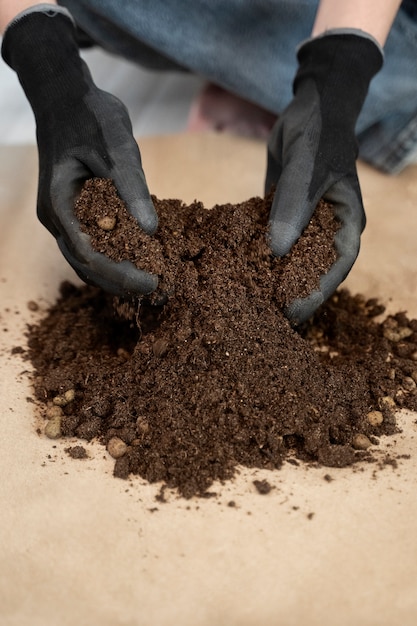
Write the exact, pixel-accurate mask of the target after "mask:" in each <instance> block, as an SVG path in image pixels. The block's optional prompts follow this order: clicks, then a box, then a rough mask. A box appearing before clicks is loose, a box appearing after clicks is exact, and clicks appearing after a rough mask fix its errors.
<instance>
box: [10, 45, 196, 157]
mask: <svg viewBox="0 0 417 626" xmlns="http://www.w3.org/2000/svg"><path fill="white" fill-rule="evenodd" d="M82 55H83V57H84V58H85V60H86V62H87V64H88V66H89V68H90V70H91V72H92V74H93V77H94V80H95V82H96V84H97V85H98V86H99V87H101V88H102V89H105V90H107V91H109V92H111V93H113V94H114V95H116V96H118V97H119V98H120V99H121V100H122V101H123V102H124V104H125V105H126V106H127V108H128V110H129V113H130V116H131V120H132V124H133V132H134V135H135V136H136V137H141V136H146V135H157V134H167V133H174V132H179V131H181V130H184V128H185V126H186V121H187V117H188V111H189V107H190V104H191V101H192V99H193V97H194V95H195V94H196V93H197V92H198V91H199V89H200V88H201V85H202V81H201V80H200V79H199V78H197V77H195V76H190V75H187V74H180V73H168V72H162V73H161V72H157V73H156V72H149V71H147V70H143V69H142V68H140V67H138V66H136V65H134V64H133V63H129V62H127V61H125V60H123V59H120V58H119V57H115V56H112V55H110V54H108V53H106V52H104V51H103V50H101V49H99V48H95V49H90V50H86V51H83V53H82ZM35 141H36V140H35V123H34V119H33V113H32V110H31V108H30V106H29V104H28V102H27V100H26V97H25V95H24V93H23V90H22V88H21V87H20V84H19V82H18V79H17V76H16V74H15V73H14V72H13V71H12V70H11V69H10V68H9V67H8V66H7V65H6V63H4V61H3V60H2V59H1V60H0V144H7V145H16V144H30V143H32V144H34V143H35Z"/></svg>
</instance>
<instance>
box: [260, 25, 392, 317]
mask: <svg viewBox="0 0 417 626" xmlns="http://www.w3.org/2000/svg"><path fill="white" fill-rule="evenodd" d="M298 61H299V69H298V72H297V75H296V77H295V81H294V98H293V100H292V101H291V103H290V104H289V106H288V107H287V108H286V110H285V111H284V112H283V113H282V115H281V116H280V117H279V118H278V121H277V122H276V125H275V127H274V128H273V130H272V133H271V137H270V140H269V144H268V169H267V176H266V183H265V191H266V192H269V191H270V190H271V188H273V187H274V186H276V191H275V195H274V200H273V204H272V209H271V214H270V231H269V232H270V245H271V249H272V252H273V254H275V255H276V256H279V257H281V256H284V255H285V254H287V253H288V252H289V251H290V249H291V247H292V245H293V244H294V243H295V242H296V241H297V239H298V238H299V237H300V235H301V233H302V231H303V230H304V228H305V227H306V226H307V224H308V222H309V221H310V219H311V216H312V214H313V213H314V210H315V208H316V206H317V204H318V202H319V200H320V199H321V198H324V199H325V200H327V201H329V202H330V203H331V204H333V205H334V211H335V215H336V218H337V219H338V220H339V221H340V223H341V226H340V228H339V230H338V231H337V233H336V235H335V248H336V252H337V259H336V262H335V263H334V264H333V265H332V267H331V268H330V269H329V271H328V272H327V274H325V275H323V276H321V277H320V287H319V289H317V290H316V291H314V292H313V293H311V294H310V295H309V296H308V297H306V298H300V299H297V300H294V301H293V302H291V303H290V304H289V306H288V308H287V309H286V311H285V313H286V315H287V317H288V318H289V320H290V321H291V322H292V323H293V324H295V325H297V324H301V323H303V322H304V321H306V320H307V319H308V318H309V317H311V316H312V315H313V313H314V312H315V310H316V309H317V308H318V307H319V306H320V304H322V303H323V302H324V301H325V300H326V299H327V298H328V297H329V296H330V295H331V294H332V293H333V292H334V291H335V290H336V289H337V287H338V286H339V284H340V283H341V282H342V281H343V280H344V279H345V278H346V276H347V274H348V273H349V271H350V269H351V267H352V265H353V263H354V262H355V260H356V257H357V255H358V252H359V245H360V236H361V233H362V231H363V229H364V227H365V213H364V209H363V204H362V196H361V191H360V187H359V181H358V177H357V172H356V158H357V142H356V137H355V125H356V121H357V118H358V116H359V113H360V111H361V108H362V105H363V102H364V100H365V97H366V94H367V91H368V87H369V83H370V81H371V79H372V77H373V76H374V75H375V74H376V73H377V72H378V71H379V69H380V68H381V66H382V61H383V56H382V52H381V49H380V47H379V45H378V44H377V43H376V42H375V41H374V40H373V39H372V38H370V37H369V36H367V35H365V34H364V33H362V32H361V31H348V32H343V31H342V32H341V31H330V32H329V33H327V34H325V35H322V36H319V37H317V38H315V39H311V40H309V41H308V42H307V43H305V44H304V45H302V46H301V47H300V49H299V51H298Z"/></svg>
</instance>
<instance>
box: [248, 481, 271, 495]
mask: <svg viewBox="0 0 417 626" xmlns="http://www.w3.org/2000/svg"><path fill="white" fill-rule="evenodd" d="M253 484H254V485H255V487H256V491H257V492H258V493H260V494H261V495H262V496H265V495H267V494H268V493H271V491H272V489H273V488H274V487H273V485H271V484H270V483H269V482H268V481H267V480H266V479H265V478H264V479H263V480H254V481H253Z"/></svg>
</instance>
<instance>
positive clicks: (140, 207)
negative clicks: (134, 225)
mask: <svg viewBox="0 0 417 626" xmlns="http://www.w3.org/2000/svg"><path fill="white" fill-rule="evenodd" d="M128 209H129V212H130V214H131V215H133V217H134V218H135V219H136V220H137V221H138V224H139V226H140V227H141V228H142V230H143V231H144V232H145V233H146V234H148V235H153V234H154V233H155V231H156V229H157V228H158V215H157V213H156V210H155V207H154V205H153V202H152V200H151V199H149V200H140V201H137V202H135V203H133V205H131V206H129V207H128Z"/></svg>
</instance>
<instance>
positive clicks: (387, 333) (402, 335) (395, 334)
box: [384, 326, 413, 343]
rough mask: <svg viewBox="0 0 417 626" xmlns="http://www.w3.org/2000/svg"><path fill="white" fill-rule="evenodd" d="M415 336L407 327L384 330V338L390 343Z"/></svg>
mask: <svg viewBox="0 0 417 626" xmlns="http://www.w3.org/2000/svg"><path fill="white" fill-rule="evenodd" d="M412 334H413V331H412V330H411V328H408V327H407V326H400V327H399V328H395V329H394V328H384V337H385V339H388V340H389V341H392V342H394V343H397V342H398V341H401V339H406V338H407V337H410V336H411V335H412Z"/></svg>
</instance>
